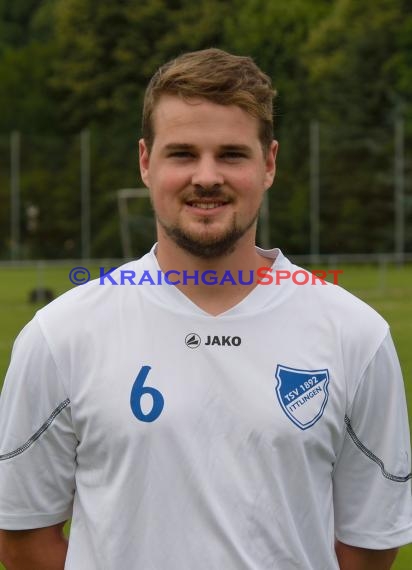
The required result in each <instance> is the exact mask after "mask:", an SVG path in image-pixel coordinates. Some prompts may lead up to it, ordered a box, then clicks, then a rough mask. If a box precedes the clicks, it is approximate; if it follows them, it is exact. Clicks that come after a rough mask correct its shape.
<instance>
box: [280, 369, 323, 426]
mask: <svg viewBox="0 0 412 570" xmlns="http://www.w3.org/2000/svg"><path fill="white" fill-rule="evenodd" d="M276 379H277V386H276V394H277V397H278V400H279V403H280V405H281V406H282V409H283V411H284V412H285V414H286V415H287V417H288V418H289V419H290V420H291V421H292V422H293V423H294V424H295V425H297V426H298V427H299V428H300V429H307V428H310V427H311V426H313V424H315V423H316V422H317V421H318V419H319V418H321V417H322V414H323V411H324V409H325V406H326V404H327V401H328V397H329V392H328V384H329V372H328V370H327V369H325V370H299V369H297V368H288V367H287V366H282V365H281V364H278V366H277V368H276Z"/></svg>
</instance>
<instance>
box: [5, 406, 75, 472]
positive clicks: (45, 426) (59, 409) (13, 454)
mask: <svg viewBox="0 0 412 570" xmlns="http://www.w3.org/2000/svg"><path fill="white" fill-rule="evenodd" d="M69 404H70V400H69V398H67V400H64V402H62V403H61V404H59V405H58V406H57V408H56V409H55V410H54V411H53V413H52V414H51V415H50V417H48V418H47V420H46V421H45V422H44V424H43V425H42V426H41V428H40V429H38V430H37V431H36V433H35V434H34V435H32V436H31V438H30V439H28V440H27V441H26V443H25V444H23V445H22V446H21V447H19V448H18V449H15V450H14V451H10V452H9V453H5V454H4V455H0V461H5V460H6V459H13V457H16V456H17V455H21V454H22V453H24V452H25V451H26V450H27V449H29V447H30V446H32V445H33V443H34V442H35V441H37V440H38V439H39V437H40V436H41V435H42V434H43V433H44V432H45V431H46V430H47V429H49V427H50V426H51V424H52V423H53V422H54V420H55V419H56V418H57V416H58V415H59V414H60V412H62V411H63V410H64V408H66V407H67V406H68V405H69Z"/></svg>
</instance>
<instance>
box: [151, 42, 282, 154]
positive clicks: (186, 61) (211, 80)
mask: <svg viewBox="0 0 412 570" xmlns="http://www.w3.org/2000/svg"><path fill="white" fill-rule="evenodd" d="M166 94H168V95H177V96H179V97H182V98H183V99H194V98H202V99H207V100H209V101H212V102H214V103H217V104H219V105H237V106H238V107H240V108H241V109H243V110H244V111H246V112H247V113H249V114H250V115H252V116H254V117H256V118H257V119H258V121H259V138H260V141H261V143H262V147H263V149H264V151H265V152H266V151H267V150H268V149H269V147H270V144H271V142H272V139H273V97H274V95H275V94H276V92H275V91H274V90H273V88H272V84H271V80H270V78H269V77H268V76H267V75H266V74H265V73H263V72H262V71H261V70H260V69H259V67H258V66H257V65H256V64H255V62H254V61H253V60H252V58H250V57H245V56H238V55H232V54H230V53H227V52H225V51H223V50H221V49H217V48H210V49H205V50H200V51H194V52H190V53H185V54H183V55H181V56H179V57H178V58H176V59H174V60H172V61H169V62H168V63H166V64H164V65H162V67H160V68H159V69H158V71H157V72H156V73H155V74H154V76H153V77H152V79H151V80H150V82H149V85H148V87H147V89H146V93H145V98H144V104H143V122H142V134H143V138H144V140H145V142H146V146H147V148H148V150H149V151H150V150H151V148H152V146H153V141H154V136H155V133H154V127H153V113H154V110H155V107H156V104H157V102H158V101H159V99H160V97H161V96H162V95H166Z"/></svg>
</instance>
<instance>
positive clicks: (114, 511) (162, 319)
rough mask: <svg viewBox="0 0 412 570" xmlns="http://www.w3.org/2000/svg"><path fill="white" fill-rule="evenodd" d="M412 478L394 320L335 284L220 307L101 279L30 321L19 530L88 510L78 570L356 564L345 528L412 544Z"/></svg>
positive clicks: (16, 405)
mask: <svg viewBox="0 0 412 570" xmlns="http://www.w3.org/2000/svg"><path fill="white" fill-rule="evenodd" d="M261 253H262V254H263V255H265V256H266V257H268V258H271V259H272V260H273V258H274V257H275V256H276V253H277V254H278V255H277V258H276V261H275V264H274V266H273V268H274V269H275V270H285V271H290V272H293V271H295V270H297V269H298V268H296V267H295V266H293V265H292V264H291V263H290V262H289V261H288V260H287V259H286V258H285V257H283V255H282V254H281V253H280V252H278V250H276V251H275V250H272V251H268V252H262V251H261ZM121 271H134V272H135V274H136V275H142V274H143V272H144V271H146V272H151V273H152V274H154V275H159V274H160V273H158V272H159V271H160V270H159V267H158V265H157V261H156V257H155V255H154V252H153V251H152V252H151V253H149V254H147V255H146V256H144V257H143V258H142V259H140V260H138V261H134V262H131V263H129V264H127V265H126V266H123V267H122V268H119V269H118V270H116V271H115V272H113V274H112V276H113V278H114V279H113V281H115V282H119V272H121ZM410 471H411V468H410V441H409V430H408V420H407V411H406V404H405V394H404V386H403V382H402V377H401V372H400V368H399V364H398V360H397V357H396V353H395V350H394V348H393V344H392V341H391V339H390V335H389V332H388V326H387V323H386V322H385V321H384V320H383V319H382V318H381V317H380V316H379V315H378V314H377V313H376V312H375V311H374V310H373V309H371V308H370V307H368V306H367V305H366V304H364V303H363V302H362V301H360V300H358V299H356V298H355V297H353V296H352V295H350V294H349V293H347V292H346V291H345V290H343V289H341V288H340V287H338V286H334V285H323V284H322V283H320V282H319V281H318V282H317V284H315V285H312V284H311V282H310V283H308V284H307V285H304V286H299V285H296V284H295V283H293V281H292V280H291V279H289V280H282V282H281V283H280V284H279V285H275V284H274V283H273V284H271V285H267V286H264V285H258V286H257V287H256V288H255V289H253V290H252V291H251V292H250V294H249V295H248V296H247V297H246V298H245V299H244V300H243V301H242V302H240V303H239V304H238V305H236V306H235V307H233V308H232V309H230V310H228V311H226V312H225V313H223V314H221V315H219V316H217V317H214V316H210V315H209V314H207V313H206V312H204V311H203V310H201V309H200V308H198V307H197V306H196V305H195V304H193V303H192V302H191V301H190V300H189V299H188V298H187V297H186V296H185V295H184V294H183V293H182V292H181V291H180V290H178V289H177V288H176V287H174V286H171V285H167V284H164V285H160V286H158V285H151V284H150V283H149V282H147V281H146V282H145V283H144V284H142V285H136V286H133V285H132V284H131V283H128V282H126V283H125V284H124V285H123V286H121V285H117V286H116V285H114V284H113V283H109V282H108V280H106V281H105V284H104V285H101V284H100V283H99V281H98V280H97V281H92V282H90V283H89V284H87V285H83V286H81V287H79V288H77V289H74V290H71V291H69V292H68V293H66V294H65V295H63V296H61V297H60V298H58V299H57V300H56V301H54V302H53V303H51V304H50V305H48V306H46V307H45V308H43V309H42V310H40V311H39V312H38V313H37V315H36V316H35V318H34V319H33V320H32V322H31V323H29V324H28V325H27V326H26V327H25V329H23V331H22V333H21V334H20V336H19V338H18V340H17V341H16V343H15V346H14V349H13V355H12V361H11V366H10V368H9V371H8V375H7V377H6V382H5V385H4V390H3V394H2V398H1V405H0V528H4V529H28V528H37V527H44V526H49V525H53V524H57V523H59V522H61V521H64V520H66V519H68V518H69V517H71V516H72V527H71V534H70V541H69V549H68V555H67V561H66V565H65V569H66V570H113V568H127V569H128V570H165V569H166V568H167V569H168V570H192V569H193V568H196V570H222V569H225V570H266V569H268V570H269V569H270V570H273V569H274V568H277V569H279V570H296V569H301V570H333V569H335V570H337V569H338V562H337V559H336V555H335V552H334V540H335V537H336V538H337V539H339V540H340V541H342V542H344V543H347V544H350V545H354V546H361V547H364V548H371V549H386V548H392V547H396V546H400V545H402V544H406V543H408V542H411V541H412V503H411V474H410Z"/></svg>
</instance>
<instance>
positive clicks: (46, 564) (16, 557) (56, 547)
mask: <svg viewBox="0 0 412 570" xmlns="http://www.w3.org/2000/svg"><path fill="white" fill-rule="evenodd" d="M63 526H64V523H61V524H58V525H55V526H49V527H45V528H38V529H33V530H0V561H1V562H2V563H3V564H4V565H5V567H6V570H33V568H36V570H63V569H64V562H65V560H66V554H67V544H68V543H67V540H66V538H65V537H64V535H63Z"/></svg>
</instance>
